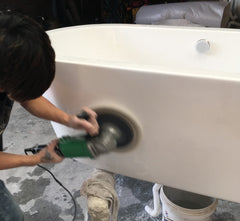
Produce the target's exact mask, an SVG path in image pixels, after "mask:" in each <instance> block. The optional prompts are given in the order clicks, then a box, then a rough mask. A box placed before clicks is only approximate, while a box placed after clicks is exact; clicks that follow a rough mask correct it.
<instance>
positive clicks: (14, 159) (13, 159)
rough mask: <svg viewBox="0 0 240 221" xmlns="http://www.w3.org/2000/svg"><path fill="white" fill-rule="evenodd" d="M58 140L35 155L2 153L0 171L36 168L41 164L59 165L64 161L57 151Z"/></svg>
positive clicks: (0, 153) (0, 155)
mask: <svg viewBox="0 0 240 221" xmlns="http://www.w3.org/2000/svg"><path fill="white" fill-rule="evenodd" d="M56 144H57V140H54V141H52V142H51V143H50V144H49V145H48V146H47V147H46V148H43V149H42V150H41V151H40V152H39V153H37V154H34V155H18V154H12V153H5V152H0V170H2V169H10V168H15V167H20V166H34V165H37V164H39V163H58V162H61V161H62V160H63V158H62V157H60V156H58V155H57V154H56V153H55V151H54V148H55V145H56Z"/></svg>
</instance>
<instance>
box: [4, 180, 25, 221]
mask: <svg viewBox="0 0 240 221" xmlns="http://www.w3.org/2000/svg"><path fill="white" fill-rule="evenodd" d="M0 220H1V221H23V220H24V216H23V213H22V211H21V209H20V207H19V206H18V204H17V203H16V202H15V201H14V199H13V196H12V195H11V193H10V192H9V191H8V189H7V188H6V187H5V184H4V182H3V181H2V180H0Z"/></svg>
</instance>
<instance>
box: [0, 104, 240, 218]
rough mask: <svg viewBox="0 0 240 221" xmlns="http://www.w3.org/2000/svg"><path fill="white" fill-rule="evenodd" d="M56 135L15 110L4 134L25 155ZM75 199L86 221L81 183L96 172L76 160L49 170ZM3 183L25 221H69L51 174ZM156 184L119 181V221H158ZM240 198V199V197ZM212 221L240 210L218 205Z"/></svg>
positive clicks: (26, 171)
mask: <svg viewBox="0 0 240 221" xmlns="http://www.w3.org/2000/svg"><path fill="white" fill-rule="evenodd" d="M54 138H55V134H54V132H53V129H52V128H51V125H50V123H49V122H48V121H44V120H40V119H37V118H35V117H33V116H31V115H30V114H29V113H27V112H26V111H25V110H24V109H23V108H22V107H21V106H20V105H18V104H15V105H14V109H13V112H12V115H11V119H10V123H9V125H8V127H7V130H6V131H5V134H4V147H5V148H6V151H7V152H11V153H19V154H24V152H23V150H24V148H27V147H32V146H33V145H35V144H44V143H48V142H49V141H50V140H52V139H54ZM47 167H48V168H49V169H50V170H51V171H52V172H53V173H54V174H55V175H56V177H57V178H58V179H59V180H60V181H61V182H62V183H63V185H65V186H66V187H67V188H68V189H69V190H70V191H71V193H72V194H73V195H74V197H75V199H76V201H77V204H78V205H77V220H79V221H88V220H90V218H88V214H87V205H86V203H87V202H86V198H85V197H83V196H80V187H81V184H82V183H83V181H84V180H85V179H86V178H87V177H88V176H89V175H90V174H91V173H92V171H93V169H94V168H91V167H89V166H86V165H83V164H81V163H79V162H77V161H74V160H72V159H65V160H64V161H63V162H62V163H60V164H55V165H48V166H47ZM0 177H1V179H3V180H4V181H5V183H6V185H7V187H8V188H9V190H10V192H11V193H12V194H13V196H14V197H15V199H16V201H17V202H18V203H19V205H20V207H21V209H22V210H23V211H24V214H25V221H51V220H58V221H68V220H69V221H70V220H72V214H73V204H72V201H71V199H70V197H69V196H68V194H67V193H66V192H65V191H64V190H63V189H62V188H61V187H59V185H58V184H56V183H55V181H54V180H53V179H52V178H51V177H50V175H49V174H48V173H46V172H45V171H43V170H42V169H40V168H38V167H22V168H17V169H10V170H4V171H0ZM152 185H153V184H152V183H149V182H144V181H140V180H136V179H132V178H129V177H124V176H120V175H116V190H117V193H118V196H119V200H120V210H119V216H118V220H119V221H157V220H161V215H160V216H159V217H157V218H151V217H150V216H149V215H148V214H147V213H146V212H145V211H144V207H145V205H152ZM236 194H239V193H236ZM213 221H240V204H237V203H232V202H227V201H222V200H220V201H219V206H218V207H217V210H216V212H215V214H214V217H213Z"/></svg>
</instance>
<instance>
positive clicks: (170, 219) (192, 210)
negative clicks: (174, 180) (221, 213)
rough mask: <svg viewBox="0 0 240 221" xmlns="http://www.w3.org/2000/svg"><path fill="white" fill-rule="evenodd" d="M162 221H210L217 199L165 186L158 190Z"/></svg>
mask: <svg viewBox="0 0 240 221" xmlns="http://www.w3.org/2000/svg"><path fill="white" fill-rule="evenodd" d="M160 199H161V202H162V221H211V220H212V214H213V213H214V212H215V210H216V207H217V204H218V201H217V200H216V199H215V198H211V197H207V196H203V195H199V194H195V193H190V192H186V191H182V190H178V189H174V188H171V187H167V186H162V188H161V190H160Z"/></svg>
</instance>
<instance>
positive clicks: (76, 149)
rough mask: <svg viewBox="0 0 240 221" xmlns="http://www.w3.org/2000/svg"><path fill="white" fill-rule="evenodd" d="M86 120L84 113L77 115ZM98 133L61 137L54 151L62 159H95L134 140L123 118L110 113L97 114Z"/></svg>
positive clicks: (132, 130)
mask: <svg viewBox="0 0 240 221" xmlns="http://www.w3.org/2000/svg"><path fill="white" fill-rule="evenodd" d="M77 116H78V117H79V118H81V119H85V120H88V119H89V116H88V115H87V113H86V112H82V113H81V114H79V115H77ZM97 121H98V124H99V127H100V131H99V134H98V135H97V136H95V137H91V136H90V135H77V136H63V137H61V138H59V140H58V144H57V145H56V146H55V151H56V153H57V154H58V155H59V156H63V157H70V158H72V157H89V158H95V157H97V156H98V155H100V154H102V153H106V152H109V151H111V150H114V149H117V148H124V147H126V146H128V144H129V143H131V142H132V141H133V139H134V129H133V127H132V125H131V123H129V122H128V121H127V120H126V119H125V118H123V117H121V116H119V115H116V114H111V113H98V118H97ZM46 146H47V145H45V144H44V145H35V146H34V147H32V148H27V149H25V153H26V154H27V152H32V153H33V154H36V153H38V152H39V151H40V150H42V149H43V148H45V147H46Z"/></svg>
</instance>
